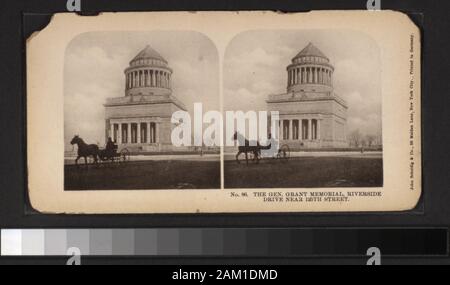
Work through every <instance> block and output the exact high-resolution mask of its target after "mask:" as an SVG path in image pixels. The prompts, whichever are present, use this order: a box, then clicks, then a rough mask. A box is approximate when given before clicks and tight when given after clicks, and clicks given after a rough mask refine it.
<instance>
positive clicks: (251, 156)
mask: <svg viewBox="0 0 450 285" xmlns="http://www.w3.org/2000/svg"><path fill="white" fill-rule="evenodd" d="M247 158H248V162H249V163H253V162H256V163H259V157H256V158H255V155H254V154H253V152H247ZM236 161H237V163H244V164H245V163H247V162H246V161H245V153H244V152H243V153H240V154H239V155H238V156H237V157H236Z"/></svg>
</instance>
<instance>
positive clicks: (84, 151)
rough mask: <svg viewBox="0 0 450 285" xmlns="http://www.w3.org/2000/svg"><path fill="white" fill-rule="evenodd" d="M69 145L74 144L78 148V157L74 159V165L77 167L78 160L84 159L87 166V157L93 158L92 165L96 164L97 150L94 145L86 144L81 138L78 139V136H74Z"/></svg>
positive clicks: (96, 146)
mask: <svg viewBox="0 0 450 285" xmlns="http://www.w3.org/2000/svg"><path fill="white" fill-rule="evenodd" d="M70 144H71V145H74V144H76V145H77V146H78V156H77V158H76V159H75V165H78V160H79V159H80V158H81V157H84V163H85V164H86V166H87V164H88V163H87V157H88V156H92V157H93V158H94V163H95V164H97V163H98V159H97V158H98V153H99V148H98V145H96V144H87V143H85V142H84V141H83V139H82V138H80V137H79V136H78V135H76V136H74V137H73V139H72V140H71V141H70Z"/></svg>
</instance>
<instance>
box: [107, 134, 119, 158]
mask: <svg viewBox="0 0 450 285" xmlns="http://www.w3.org/2000/svg"><path fill="white" fill-rule="evenodd" d="M105 149H106V152H107V153H108V154H109V155H112V154H114V152H115V151H116V149H117V146H116V144H115V143H114V142H113V141H112V139H111V138H110V137H109V138H108V142H107V143H106V148H105Z"/></svg>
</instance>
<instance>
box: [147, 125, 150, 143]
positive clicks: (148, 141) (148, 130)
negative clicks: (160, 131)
mask: <svg viewBox="0 0 450 285" xmlns="http://www.w3.org/2000/svg"><path fill="white" fill-rule="evenodd" d="M150 142H151V136H150V122H147V143H150Z"/></svg>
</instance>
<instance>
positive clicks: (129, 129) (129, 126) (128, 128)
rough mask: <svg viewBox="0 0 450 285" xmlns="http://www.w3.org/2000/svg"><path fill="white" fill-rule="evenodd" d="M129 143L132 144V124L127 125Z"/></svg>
mask: <svg viewBox="0 0 450 285" xmlns="http://www.w3.org/2000/svg"><path fill="white" fill-rule="evenodd" d="M127 143H128V144H130V143H131V123H128V125H127Z"/></svg>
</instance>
